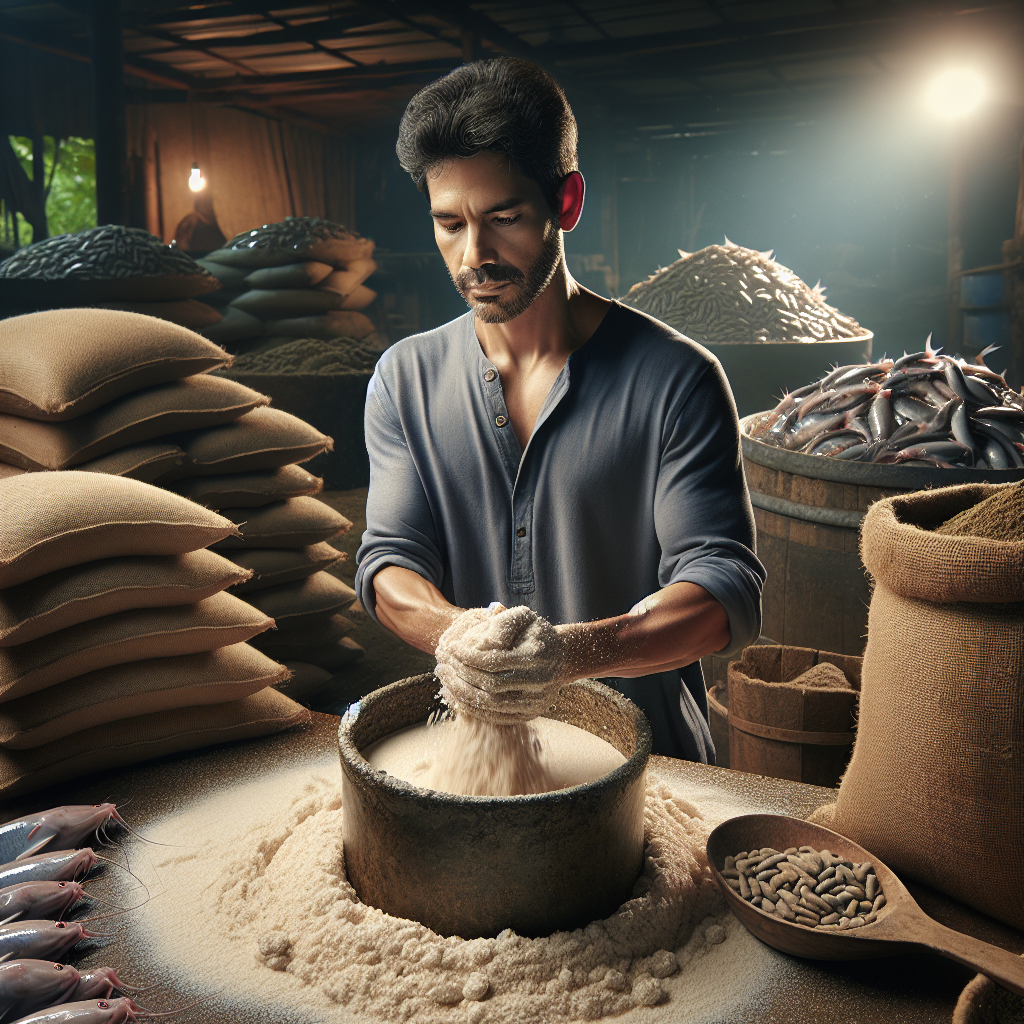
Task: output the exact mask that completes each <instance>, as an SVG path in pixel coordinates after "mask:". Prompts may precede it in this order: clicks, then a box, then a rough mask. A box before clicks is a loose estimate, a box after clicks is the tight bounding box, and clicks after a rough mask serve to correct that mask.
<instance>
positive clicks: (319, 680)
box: [277, 661, 331, 700]
mask: <svg viewBox="0 0 1024 1024" xmlns="http://www.w3.org/2000/svg"><path fill="white" fill-rule="evenodd" d="M285 668H286V669H288V671H289V672H291V677H290V678H288V679H284V680H282V681H281V682H280V683H278V684H277V689H279V690H280V691H281V692H282V693H284V694H286V695H287V696H289V697H291V698H292V700H303V699H304V698H305V697H307V696H308V695H309V694H311V693H312V692H313V691H314V690H319V689H320V687H321V686H323V685H324V683H328V682H330V680H331V673H330V672H328V671H327V669H325V668H320V666H319V665H310V664H309V663H308V662H305V661H290V662H288V664H287V665H285Z"/></svg>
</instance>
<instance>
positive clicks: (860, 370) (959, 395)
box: [750, 336, 1024, 469]
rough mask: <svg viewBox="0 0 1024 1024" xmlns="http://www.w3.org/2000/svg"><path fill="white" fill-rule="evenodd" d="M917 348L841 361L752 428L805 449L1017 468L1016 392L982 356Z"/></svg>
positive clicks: (1023, 418)
mask: <svg viewBox="0 0 1024 1024" xmlns="http://www.w3.org/2000/svg"><path fill="white" fill-rule="evenodd" d="M991 351H993V349H992V348H989V349H986V350H985V351H984V352H982V353H981V355H980V356H979V357H978V361H977V362H976V363H968V362H966V361H965V360H963V359H960V358H955V357H953V356H947V355H942V353H941V350H940V349H933V348H932V347H931V336H929V338H928V340H927V341H926V342H925V348H924V351H923V352H913V353H911V354H910V355H904V356H902V357H901V358H899V359H895V360H894V359H882V360H880V361H879V362H877V363H869V364H856V365H853V366H840V367H838V368H836V369H835V370H833V371H832V372H831V373H827V374H826V375H825V376H824V377H822V379H821V380H819V381H816V382H815V383H813V384H808V385H807V386H806V387H803V388H800V389H798V390H797V391H793V392H791V393H790V394H788V395H786V396H785V398H783V399H782V401H781V402H779V404H778V405H777V406H776V407H775V408H774V409H773V410H772V411H771V412H770V413H768V414H766V415H764V416H762V417H761V418H760V419H759V420H758V421H756V423H755V425H754V426H753V428H752V429H751V430H750V436H751V437H753V438H755V439H756V440H758V441H762V442H764V443H765V444H771V445H774V446H776V447H778V448H786V449H788V450H790V451H795V452H802V453H803V454H805V455H820V456H824V457H825V458H830V459H846V460H848V461H851V462H873V463H877V464H896V463H900V464H903V465H908V466H930V467H934V466H940V467H942V468H945V469H952V468H970V467H973V468H975V469H1022V468H1024V396H1022V395H1021V394H1020V393H1019V392H1017V391H1014V390H1013V389H1012V388H1011V387H1009V386H1008V385H1007V383H1006V380H1005V379H1004V378H1003V377H1002V376H1001V375H1000V374H998V373H994V372H993V371H992V370H990V369H988V368H987V367H986V366H985V357H986V356H987V355H988V354H989V353H990V352H991Z"/></svg>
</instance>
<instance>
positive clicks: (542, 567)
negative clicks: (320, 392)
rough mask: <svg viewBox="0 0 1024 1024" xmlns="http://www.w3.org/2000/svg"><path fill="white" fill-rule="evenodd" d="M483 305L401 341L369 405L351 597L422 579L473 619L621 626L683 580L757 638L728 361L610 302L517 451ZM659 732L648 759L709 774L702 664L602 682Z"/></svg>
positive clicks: (380, 368) (734, 634)
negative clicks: (701, 767)
mask: <svg viewBox="0 0 1024 1024" xmlns="http://www.w3.org/2000/svg"><path fill="white" fill-rule="evenodd" d="M474 325H475V320H474V314H473V313H472V311H470V312H468V313H466V314H465V315H464V316H462V317H459V319H457V320H454V321H452V322H451V323H448V324H445V325H444V326H442V327H438V328H437V329H436V330H432V331H427V332H426V333H424V334H418V335H415V336H413V337H410V338H405V339H404V340H402V341H400V342H398V343H397V344H395V345H394V346H392V347H391V348H390V349H388V350H387V351H386V352H385V353H384V355H383V356H381V359H380V361H379V363H378V364H377V369H376V372H375V373H374V375H373V377H372V379H371V380H370V385H369V388H368V390H367V395H366V417H365V422H366V448H367V451H368V453H369V456H370V489H369V496H368V498H367V506H366V532H365V533H364V534H363V540H362V545H361V546H360V548H359V553H358V556H357V558H358V565H359V567H358V572H357V573H356V589H357V590H358V592H359V596H360V599H361V601H362V604H363V607H364V608H365V609H366V610H367V612H369V614H370V615H372V616H374V617H376V613H375V605H376V595H375V593H374V590H373V577H374V575H375V574H376V573H377V572H379V571H380V570H381V569H383V568H384V567H385V566H389V565H397V566H403V567H405V568H407V569H411V570H412V571H413V572H416V573H419V574H420V575H421V576H423V577H424V578H425V579H427V580H429V581H430V582H431V583H433V584H434V585H435V586H436V587H437V588H438V589H439V590H440V591H441V592H442V594H444V596H445V598H446V599H447V600H449V601H451V602H452V603H453V604H456V605H459V606H462V607H467V608H471V607H479V606H485V605H487V604H489V603H490V602H491V601H501V602H502V603H503V604H505V605H507V606H508V607H512V606H513V605H520V604H525V605H528V606H529V607H531V608H533V609H534V610H535V611H537V612H538V613H539V614H541V615H543V616H545V617H546V618H547V619H549V620H550V621H551V622H553V623H566V622H585V621H593V620H597V619H603V618H608V617H611V616H615V615H621V614H623V613H625V612H627V611H628V610H629V609H630V608H632V607H633V605H634V604H636V603H637V602H638V601H640V600H641V599H642V598H644V597H646V596H647V595H649V594H652V593H654V592H655V591H657V590H659V589H660V588H661V587H666V586H668V585H669V584H672V583H679V582H681V581H684V580H686V581H689V582H692V583H697V584H699V585H700V586H702V587H704V588H705V589H706V590H707V591H709V592H710V593H711V594H712V595H714V597H716V598H717V599H718V600H719V601H720V602H721V603H722V605H723V606H724V608H725V610H726V612H727V613H728V616H729V629H730V632H731V640H730V643H729V647H728V648H727V649H726V650H725V651H724V652H722V653H724V654H728V653H731V652H734V651H739V650H740V649H742V648H743V647H745V646H747V645H748V644H751V643H753V642H754V640H756V639H757V636H758V634H759V632H760V625H761V587H762V585H763V583H764V577H765V572H764V568H763V567H762V565H761V563H760V562H759V561H758V560H757V557H756V555H755V554H754V521H753V514H752V512H751V508H750V499H749V497H748V495H747V490H746V484H745V481H744V478H743V468H742V461H741V457H740V446H739V427H738V423H737V418H736V407H735V404H734V402H733V399H732V393H731V391H730V390H729V385H728V382H727V381H726V379H725V375H724V374H723V372H722V368H721V366H720V364H719V363H718V360H716V359H715V358H714V356H712V355H711V354H710V353H709V352H707V350H706V349H703V348H701V347H700V346H699V345H697V344H696V343H695V342H692V341H690V340H689V339H688V338H685V337H684V336H683V335H681V334H678V333H677V332H675V331H673V330H672V329H671V328H669V327H667V326H666V325H665V324H663V323H661V322H659V321H658V320H655V319H653V318H652V317H649V316H646V315H645V314H643V313H639V312H637V311H635V310H632V309H629V308H628V307H625V306H623V305H621V304H619V303H614V304H613V305H612V307H611V308H610V309H609V310H608V312H607V313H606V315H605V317H604V319H603V320H602V322H601V324H600V326H599V327H598V329H597V330H596V331H595V332H594V334H593V336H592V337H591V338H590V339H589V340H588V341H587V342H586V343H585V344H584V345H582V346H581V347H580V348H579V349H577V350H576V351H575V352H573V353H572V355H570V356H569V359H568V361H567V362H566V365H565V367H564V368H563V369H562V371H561V373H560V374H559V375H558V378H557V379H556V380H555V383H554V384H553V385H552V387H551V391H550V393H549V394H548V396H547V399H546V400H545V402H544V405H543V407H542V408H541V411H540V415H539V416H538V418H537V424H536V426H535V428H534V432H533V436H532V437H531V438H530V440H529V443H528V444H527V446H526V449H525V451H524V450H523V449H522V448H521V446H520V444H519V441H518V440H517V438H516V435H515V432H514V431H513V429H512V426H511V424H510V423H509V419H508V409H507V408H506V407H505V401H504V397H503V394H502V386H501V377H500V375H499V374H498V371H497V368H496V367H495V366H494V364H493V363H491V362H490V361H489V360H488V359H487V357H486V356H485V355H484V353H483V350H482V349H481V347H480V343H479V341H478V339H477V336H476V331H475V326H474ZM605 682H608V683H609V684H610V685H613V686H615V687H616V688H617V689H619V690H620V691H622V692H623V693H625V694H626V695H627V696H628V697H630V699H632V700H634V701H635V702H636V703H637V704H638V705H639V706H640V707H641V708H643V710H644V711H645V713H646V714H647V716H648V718H649V719H650V720H651V726H652V730H653V732H654V751H655V753H661V754H668V755H670V756H674V757H682V758H686V759H688V760H695V761H704V762H708V763H714V746H713V744H712V742H711V734H710V731H709V729H708V724H707V714H708V712H707V695H706V692H705V688H704V683H703V677H702V673H701V669H700V663H699V662H695V663H694V664H692V665H688V666H686V667H685V668H683V669H681V670H678V671H671V672H661V673H657V674H654V675H650V676H644V677H642V678H638V679H609V680H605Z"/></svg>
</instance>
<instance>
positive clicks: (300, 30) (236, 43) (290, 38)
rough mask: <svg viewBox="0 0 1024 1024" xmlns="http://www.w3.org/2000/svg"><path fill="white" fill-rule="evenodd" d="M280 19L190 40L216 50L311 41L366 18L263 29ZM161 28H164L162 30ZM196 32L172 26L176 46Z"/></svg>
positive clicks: (145, 32) (335, 35)
mask: <svg viewBox="0 0 1024 1024" xmlns="http://www.w3.org/2000/svg"><path fill="white" fill-rule="evenodd" d="M282 20H283V19H280V20H278V19H274V20H273V21H269V20H268V21H256V22H253V23H252V24H251V25H241V26H239V28H251V29H254V30H255V29H262V31H252V32H250V33H249V34H248V35H237V34H235V35H229V36H208V37H207V38H205V39H197V40H194V42H198V43H202V45H203V46H211V47H212V46H215V47H217V49H219V50H223V49H231V48H233V47H241V46H262V45H263V44H267V45H270V44H274V43H314V42H318V41H319V40H321V39H339V38H341V36H342V35H343V34H344V33H345V32H347V31H348V30H349V29H352V28H359V27H361V26H362V25H364V24H367V23H368V22H369V20H370V19H369V18H363V19H359V20H354V19H352V18H327V19H325V20H324V21H314V22H310V23H308V24H305V25H287V24H286V25H285V27H283V28H275V29H272V30H271V31H266V27H267V26H268V25H279V24H280V23H281V21H282ZM132 27H133V28H134V29H135V31H137V32H138V33H139V34H140V35H142V36H148V35H152V33H151V32H150V30H149V29H148V28H145V27H139V28H136V27H135V26H132ZM165 31H168V30H166V29H165ZM196 31H200V30H199V29H196V28H179V29H174V30H173V32H174V35H175V36H177V37H178V38H179V40H180V45H183V46H190V45H191V44H192V43H193V40H190V39H186V38H185V35H184V33H186V32H196Z"/></svg>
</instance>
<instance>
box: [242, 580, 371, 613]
mask: <svg viewBox="0 0 1024 1024" xmlns="http://www.w3.org/2000/svg"><path fill="white" fill-rule="evenodd" d="M355 599H356V592H355V591H354V590H353V589H352V588H351V587H349V586H346V585H345V584H344V583H342V582H341V580H339V579H338V578H337V577H335V576H332V575H331V574H330V573H329V572H318V573H315V574H314V575H312V576H308V577H307V578H306V579H304V580H298V581H297V582H295V583H284V584H282V585H281V586H279V587H267V589H266V590H257V591H256V592H255V593H254V594H248V595H247V596H246V600H247V601H248V602H249V603H250V604H251V605H252V606H253V607H254V608H258V609H259V610H260V611H261V612H263V613H264V614H265V615H269V616H270V617H271V618H272V619H274V620H275V622H276V623H277V624H278V626H283V625H284V623H285V622H286V621H288V620H289V619H293V618H297V617H298V618H301V617H304V616H307V615H319V614H323V613H325V612H334V611H342V610H344V609H345V608H348V607H349V606H350V605H351V604H352V602H353V601H355Z"/></svg>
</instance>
